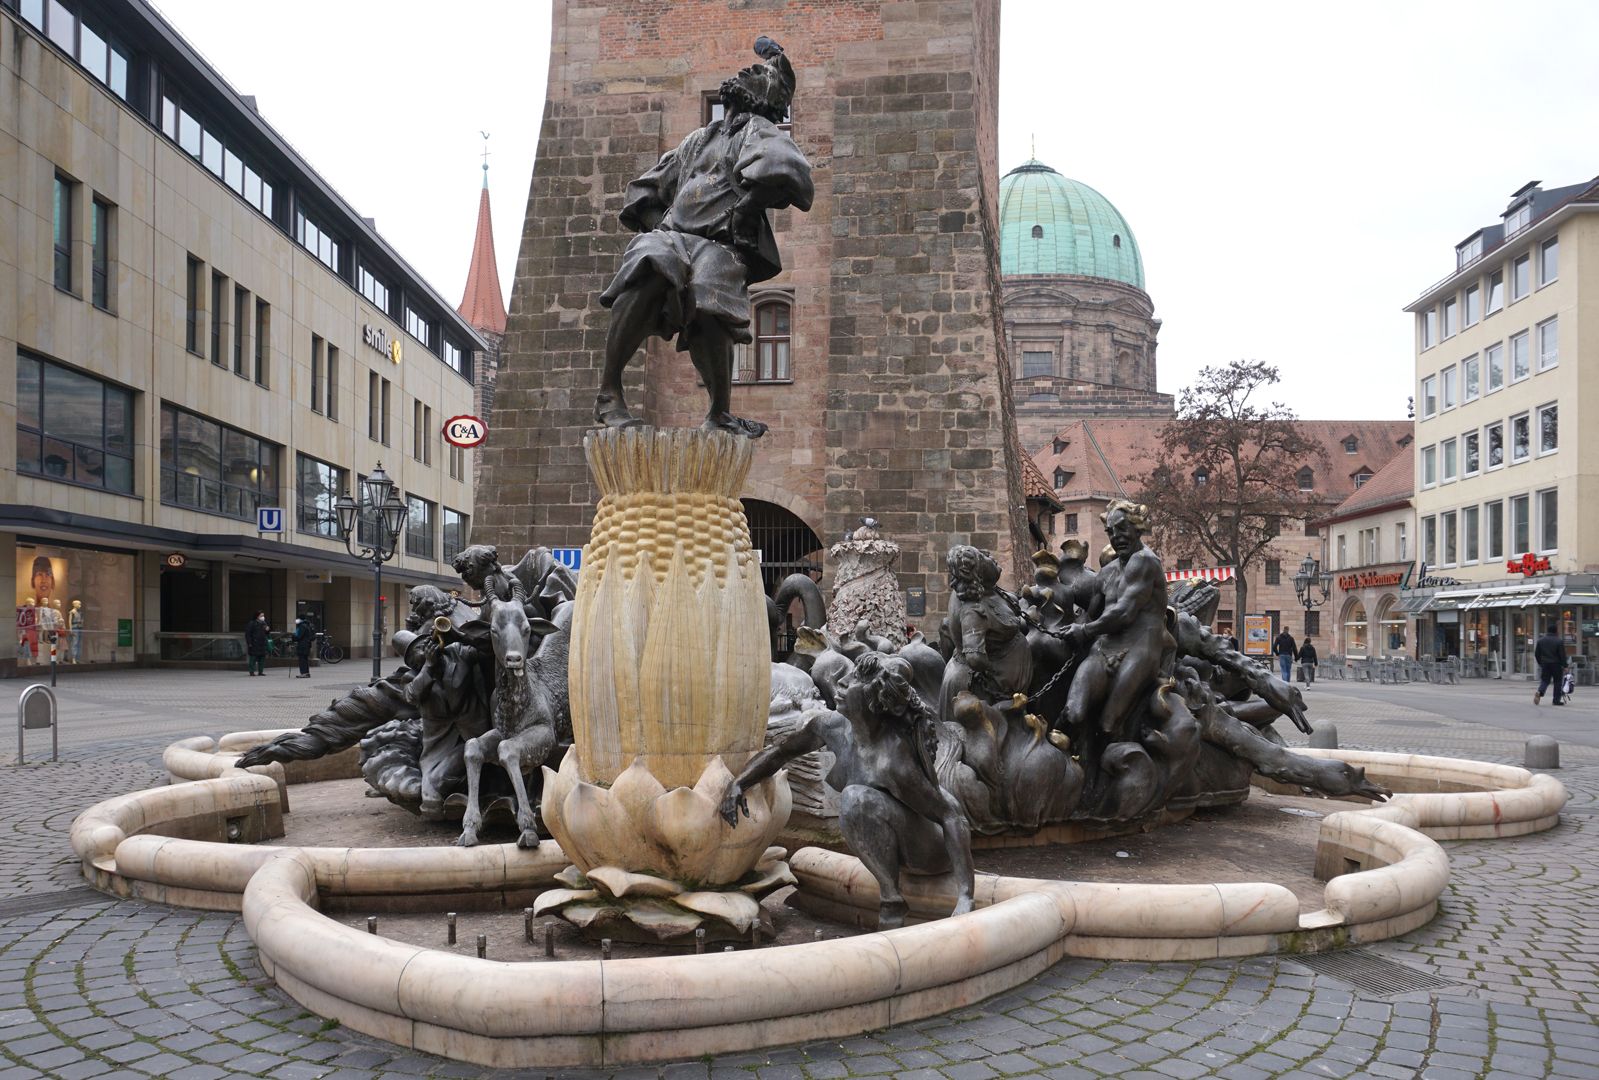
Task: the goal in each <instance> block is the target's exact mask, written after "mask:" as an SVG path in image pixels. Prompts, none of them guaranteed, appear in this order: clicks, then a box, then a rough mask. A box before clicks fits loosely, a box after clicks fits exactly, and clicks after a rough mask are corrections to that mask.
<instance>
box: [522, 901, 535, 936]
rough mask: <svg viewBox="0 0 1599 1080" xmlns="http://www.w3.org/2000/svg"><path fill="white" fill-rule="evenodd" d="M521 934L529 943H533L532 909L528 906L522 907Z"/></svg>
mask: <svg viewBox="0 0 1599 1080" xmlns="http://www.w3.org/2000/svg"><path fill="white" fill-rule="evenodd" d="M522 936H523V937H525V938H527V943H528V944H529V945H531V944H533V909H532V908H530V907H525V908H523V909H522Z"/></svg>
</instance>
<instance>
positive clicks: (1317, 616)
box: [1305, 611, 1321, 638]
mask: <svg viewBox="0 0 1599 1080" xmlns="http://www.w3.org/2000/svg"><path fill="white" fill-rule="evenodd" d="M1320 633H1321V612H1319V611H1307V612H1305V636H1306V637H1307V638H1313V637H1315V636H1316V635H1317V634H1320Z"/></svg>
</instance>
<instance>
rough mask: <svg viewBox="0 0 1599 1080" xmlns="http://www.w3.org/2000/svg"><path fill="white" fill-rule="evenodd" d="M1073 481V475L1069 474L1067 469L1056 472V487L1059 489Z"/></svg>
mask: <svg viewBox="0 0 1599 1080" xmlns="http://www.w3.org/2000/svg"><path fill="white" fill-rule="evenodd" d="M1071 479H1072V474H1071V473H1069V472H1067V471H1066V470H1065V469H1056V470H1055V486H1056V487H1057V488H1063V487H1065V486H1066V485H1067V484H1069V483H1071Z"/></svg>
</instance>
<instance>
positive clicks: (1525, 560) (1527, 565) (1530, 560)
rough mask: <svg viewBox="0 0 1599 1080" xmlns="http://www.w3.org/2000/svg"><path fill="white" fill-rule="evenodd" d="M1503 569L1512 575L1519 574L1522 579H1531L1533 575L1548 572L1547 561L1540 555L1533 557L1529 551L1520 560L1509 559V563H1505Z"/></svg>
mask: <svg viewBox="0 0 1599 1080" xmlns="http://www.w3.org/2000/svg"><path fill="white" fill-rule="evenodd" d="M1505 569H1506V570H1508V571H1510V572H1511V573H1512V574H1520V575H1522V576H1523V577H1532V575H1534V574H1541V573H1543V572H1544V571H1545V570H1548V569H1549V560H1548V559H1547V558H1544V557H1543V556H1541V555H1534V554H1533V553H1532V552H1530V551H1529V552H1527V553H1526V554H1525V555H1523V556H1522V557H1521V558H1519V559H1511V560H1510V561H1509V562H1507V563H1505Z"/></svg>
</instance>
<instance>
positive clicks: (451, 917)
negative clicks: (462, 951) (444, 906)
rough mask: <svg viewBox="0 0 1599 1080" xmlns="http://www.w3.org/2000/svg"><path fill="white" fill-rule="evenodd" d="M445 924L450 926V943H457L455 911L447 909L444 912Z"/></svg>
mask: <svg viewBox="0 0 1599 1080" xmlns="http://www.w3.org/2000/svg"><path fill="white" fill-rule="evenodd" d="M444 925H445V926H447V927H449V930H450V936H449V939H448V940H449V943H450V944H451V945H454V944H455V912H453V911H446V912H445V913H444Z"/></svg>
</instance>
